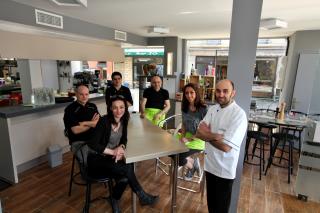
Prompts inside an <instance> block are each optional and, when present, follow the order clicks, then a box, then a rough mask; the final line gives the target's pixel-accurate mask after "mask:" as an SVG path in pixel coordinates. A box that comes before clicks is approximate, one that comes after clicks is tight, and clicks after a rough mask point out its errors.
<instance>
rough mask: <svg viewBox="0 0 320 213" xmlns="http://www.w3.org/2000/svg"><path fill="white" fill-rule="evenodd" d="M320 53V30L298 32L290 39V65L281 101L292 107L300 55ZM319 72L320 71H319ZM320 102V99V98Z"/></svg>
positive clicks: (287, 69)
mask: <svg viewBox="0 0 320 213" xmlns="http://www.w3.org/2000/svg"><path fill="white" fill-rule="evenodd" d="M319 52H320V30H308V31H297V32H295V33H294V34H293V35H292V36H290V38H289V51H288V63H287V68H286V76H285V82H284V88H283V91H282V95H281V101H285V102H286V103H287V106H288V107H290V106H291V101H292V95H293V88H294V83H295V79H296V73H297V68H298V59H299V54H300V53H319ZM318 72H319V71H318ZM318 100H319V101H320V99H319V98H318Z"/></svg>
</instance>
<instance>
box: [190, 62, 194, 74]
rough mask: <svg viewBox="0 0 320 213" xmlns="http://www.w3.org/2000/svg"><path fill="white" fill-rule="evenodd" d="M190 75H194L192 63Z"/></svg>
mask: <svg viewBox="0 0 320 213" xmlns="http://www.w3.org/2000/svg"><path fill="white" fill-rule="evenodd" d="M190 74H191V75H195V69H194V67H193V64H192V65H191V73H190Z"/></svg>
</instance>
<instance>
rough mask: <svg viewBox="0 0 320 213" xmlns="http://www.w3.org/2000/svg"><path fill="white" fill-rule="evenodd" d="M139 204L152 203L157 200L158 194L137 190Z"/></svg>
mask: <svg viewBox="0 0 320 213" xmlns="http://www.w3.org/2000/svg"><path fill="white" fill-rule="evenodd" d="M137 196H138V197H139V201H140V204H141V206H145V205H154V204H155V203H157V202H158V200H159V196H154V195H150V194H148V193H146V192H144V191H143V190H141V191H138V192H137Z"/></svg>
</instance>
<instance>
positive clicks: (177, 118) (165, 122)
mask: <svg viewBox="0 0 320 213" xmlns="http://www.w3.org/2000/svg"><path fill="white" fill-rule="evenodd" d="M171 121H177V122H174V123H177V126H176V125H174V129H177V127H178V126H179V125H180V123H181V122H182V114H176V115H171V116H169V117H167V118H166V119H163V120H162V121H160V122H159V124H158V126H159V127H161V128H162V129H164V130H168V124H169V122H171ZM180 128H181V126H180Z"/></svg>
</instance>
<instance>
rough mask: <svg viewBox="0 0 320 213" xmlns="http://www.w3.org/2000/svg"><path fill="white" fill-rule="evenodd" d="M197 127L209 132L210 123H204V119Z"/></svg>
mask: <svg viewBox="0 0 320 213" xmlns="http://www.w3.org/2000/svg"><path fill="white" fill-rule="evenodd" d="M198 129H200V130H202V131H204V132H211V129H210V125H208V124H206V122H204V121H202V122H201V123H200V124H199V127H198Z"/></svg>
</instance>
